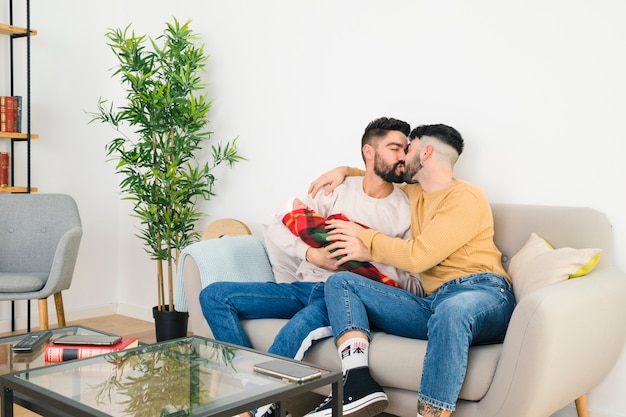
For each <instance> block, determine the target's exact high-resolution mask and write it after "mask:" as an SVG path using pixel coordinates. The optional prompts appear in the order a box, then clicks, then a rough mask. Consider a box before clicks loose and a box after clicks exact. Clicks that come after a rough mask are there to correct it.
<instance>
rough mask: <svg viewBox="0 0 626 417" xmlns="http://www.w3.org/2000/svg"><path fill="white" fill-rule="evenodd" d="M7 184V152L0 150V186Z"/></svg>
mask: <svg viewBox="0 0 626 417" xmlns="http://www.w3.org/2000/svg"><path fill="white" fill-rule="evenodd" d="M8 186H9V153H8V152H0V188H4V187H8Z"/></svg>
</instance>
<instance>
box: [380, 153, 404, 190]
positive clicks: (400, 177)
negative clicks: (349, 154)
mask: <svg viewBox="0 0 626 417" xmlns="http://www.w3.org/2000/svg"><path fill="white" fill-rule="evenodd" d="M400 167H404V161H399V162H396V163H395V164H394V165H393V166H390V165H389V164H386V163H385V161H383V160H382V159H381V158H379V157H378V155H376V156H375V157H374V173H375V174H376V175H378V176H379V177H380V178H382V179H383V180H385V181H387V182H398V183H402V182H404V170H403V169H400Z"/></svg>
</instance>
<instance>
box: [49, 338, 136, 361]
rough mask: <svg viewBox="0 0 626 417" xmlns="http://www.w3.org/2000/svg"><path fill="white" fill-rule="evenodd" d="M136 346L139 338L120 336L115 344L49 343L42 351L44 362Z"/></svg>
mask: <svg viewBox="0 0 626 417" xmlns="http://www.w3.org/2000/svg"><path fill="white" fill-rule="evenodd" d="M137 346H139V339H138V338H136V337H122V339H121V340H120V341H119V342H117V343H116V344H114V345H107V346H103V345H64V344H60V343H49V344H48V345H47V346H46V350H45V351H44V360H45V361H46V362H64V361H70V360H73V359H83V358H89V357H91V356H96V355H102V354H105V353H111V352H117V351H120V350H124V349H130V348H133V347H137Z"/></svg>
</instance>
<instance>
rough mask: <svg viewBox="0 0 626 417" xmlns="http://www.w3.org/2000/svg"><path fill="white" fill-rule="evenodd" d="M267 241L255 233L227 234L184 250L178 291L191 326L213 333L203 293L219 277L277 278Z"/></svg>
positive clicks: (199, 332) (195, 330) (179, 304)
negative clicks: (203, 302)
mask: <svg viewBox="0 0 626 417" xmlns="http://www.w3.org/2000/svg"><path fill="white" fill-rule="evenodd" d="M273 280H274V276H273V274H272V267H271V265H270V262H269V259H268V257H267V253H266V251H265V246H264V245H263V242H261V241H260V240H259V239H257V238H256V237H254V236H224V237H223V238H220V239H211V240H203V241H201V242H197V243H194V244H192V245H189V246H187V247H186V248H185V249H183V251H182V252H181V256H180V259H179V268H178V277H177V282H176V291H175V300H174V302H175V306H176V310H178V311H187V312H189V319H190V323H191V330H192V331H193V333H194V334H197V335H199V336H206V337H212V333H211V331H210V329H209V327H208V325H207V324H206V320H204V316H203V315H202V308H201V306H200V300H199V295H200V291H202V289H203V288H204V287H206V286H207V285H209V284H210V283H212V282H216V281H239V282H241V281H273Z"/></svg>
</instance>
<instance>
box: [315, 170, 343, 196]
mask: <svg viewBox="0 0 626 417" xmlns="http://www.w3.org/2000/svg"><path fill="white" fill-rule="evenodd" d="M349 174H350V168H349V167H346V166H343V167H337V168H334V169H332V170H330V171H328V172H326V173H324V174H322V175H320V177H319V178H318V179H316V180H315V181H313V182H312V183H311V185H310V186H309V194H311V196H312V197H313V198H315V196H316V195H317V193H318V192H319V190H321V189H322V188H324V186H326V185H328V187H326V190H325V191H324V195H330V193H332V192H333V190H334V189H335V188H337V186H338V185H339V184H341V183H342V182H343V180H344V178H346V177H347V176H348V175H349Z"/></svg>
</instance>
